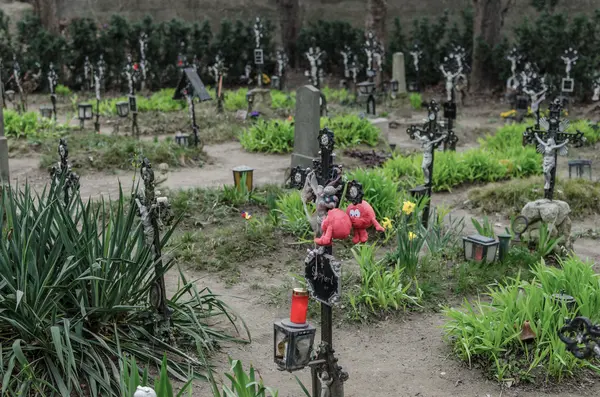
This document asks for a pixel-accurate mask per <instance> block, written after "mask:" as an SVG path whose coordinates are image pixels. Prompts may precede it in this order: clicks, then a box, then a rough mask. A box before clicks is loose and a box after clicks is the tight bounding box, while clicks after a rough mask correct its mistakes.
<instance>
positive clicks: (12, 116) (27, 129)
mask: <svg viewBox="0 0 600 397" xmlns="http://www.w3.org/2000/svg"><path fill="white" fill-rule="evenodd" d="M69 130H70V128H69V127H68V126H66V125H62V124H58V123H56V122H55V121H54V120H51V119H44V118H41V117H39V115H38V114H37V113H35V112H25V113H23V114H19V113H18V112H16V111H14V110H11V109H4V133H5V135H6V136H7V137H11V138H16V139H23V138H25V139H27V140H28V141H33V142H39V141H41V140H42V139H44V138H48V137H51V138H57V137H59V136H61V135H63V134H65V133H66V132H67V131H69Z"/></svg>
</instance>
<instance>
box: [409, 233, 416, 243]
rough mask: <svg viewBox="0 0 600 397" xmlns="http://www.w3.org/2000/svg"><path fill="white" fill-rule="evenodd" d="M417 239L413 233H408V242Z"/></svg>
mask: <svg viewBox="0 0 600 397" xmlns="http://www.w3.org/2000/svg"><path fill="white" fill-rule="evenodd" d="M415 237H417V235H416V234H414V233H413V232H408V241H413V240H414V239H415Z"/></svg>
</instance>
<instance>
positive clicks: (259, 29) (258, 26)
mask: <svg viewBox="0 0 600 397" xmlns="http://www.w3.org/2000/svg"><path fill="white" fill-rule="evenodd" d="M263 32H264V27H263V24H262V22H261V21H260V17H256V22H254V43H255V48H260V40H261V39H262V38H263V37H264V33H263Z"/></svg>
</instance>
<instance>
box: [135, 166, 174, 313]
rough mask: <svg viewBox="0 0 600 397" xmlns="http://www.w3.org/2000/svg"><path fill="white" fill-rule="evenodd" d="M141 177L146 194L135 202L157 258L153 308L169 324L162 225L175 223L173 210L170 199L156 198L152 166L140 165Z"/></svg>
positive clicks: (153, 286) (152, 290)
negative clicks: (162, 250)
mask: <svg viewBox="0 0 600 397" xmlns="http://www.w3.org/2000/svg"><path fill="white" fill-rule="evenodd" d="M140 174H141V177H142V180H143V182H144V192H143V194H138V195H137V196H136V198H135V202H136V204H137V207H138V211H139V212H138V215H139V216H140V218H141V221H142V226H143V231H144V236H145V238H146V245H147V246H148V247H150V249H151V251H152V254H153V256H154V277H155V279H154V281H153V284H152V287H151V289H150V304H151V305H152V307H154V308H155V309H156V310H157V312H158V313H159V314H160V315H161V316H162V319H163V321H164V322H165V323H168V321H169V319H170V317H171V314H172V311H171V309H169V307H168V304H167V293H166V287H165V275H164V273H165V270H164V267H163V262H162V254H161V241H160V225H161V224H169V223H170V222H171V221H172V220H173V213H172V211H171V206H170V204H169V202H168V200H167V198H166V197H156V196H155V192H154V171H153V170H152V164H151V163H150V161H149V160H148V159H147V158H144V160H143V161H142V164H141V165H140Z"/></svg>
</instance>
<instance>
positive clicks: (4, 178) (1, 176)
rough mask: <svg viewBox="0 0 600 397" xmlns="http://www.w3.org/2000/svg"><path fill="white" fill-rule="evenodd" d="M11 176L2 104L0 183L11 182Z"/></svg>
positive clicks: (1, 92)
mask: <svg viewBox="0 0 600 397" xmlns="http://www.w3.org/2000/svg"><path fill="white" fill-rule="evenodd" d="M3 99H4V92H3V91H2V76H0V100H3ZM9 177H10V174H9V172H8V142H7V141H6V137H5V136H4V109H3V108H2V102H0V182H5V183H8V182H9Z"/></svg>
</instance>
